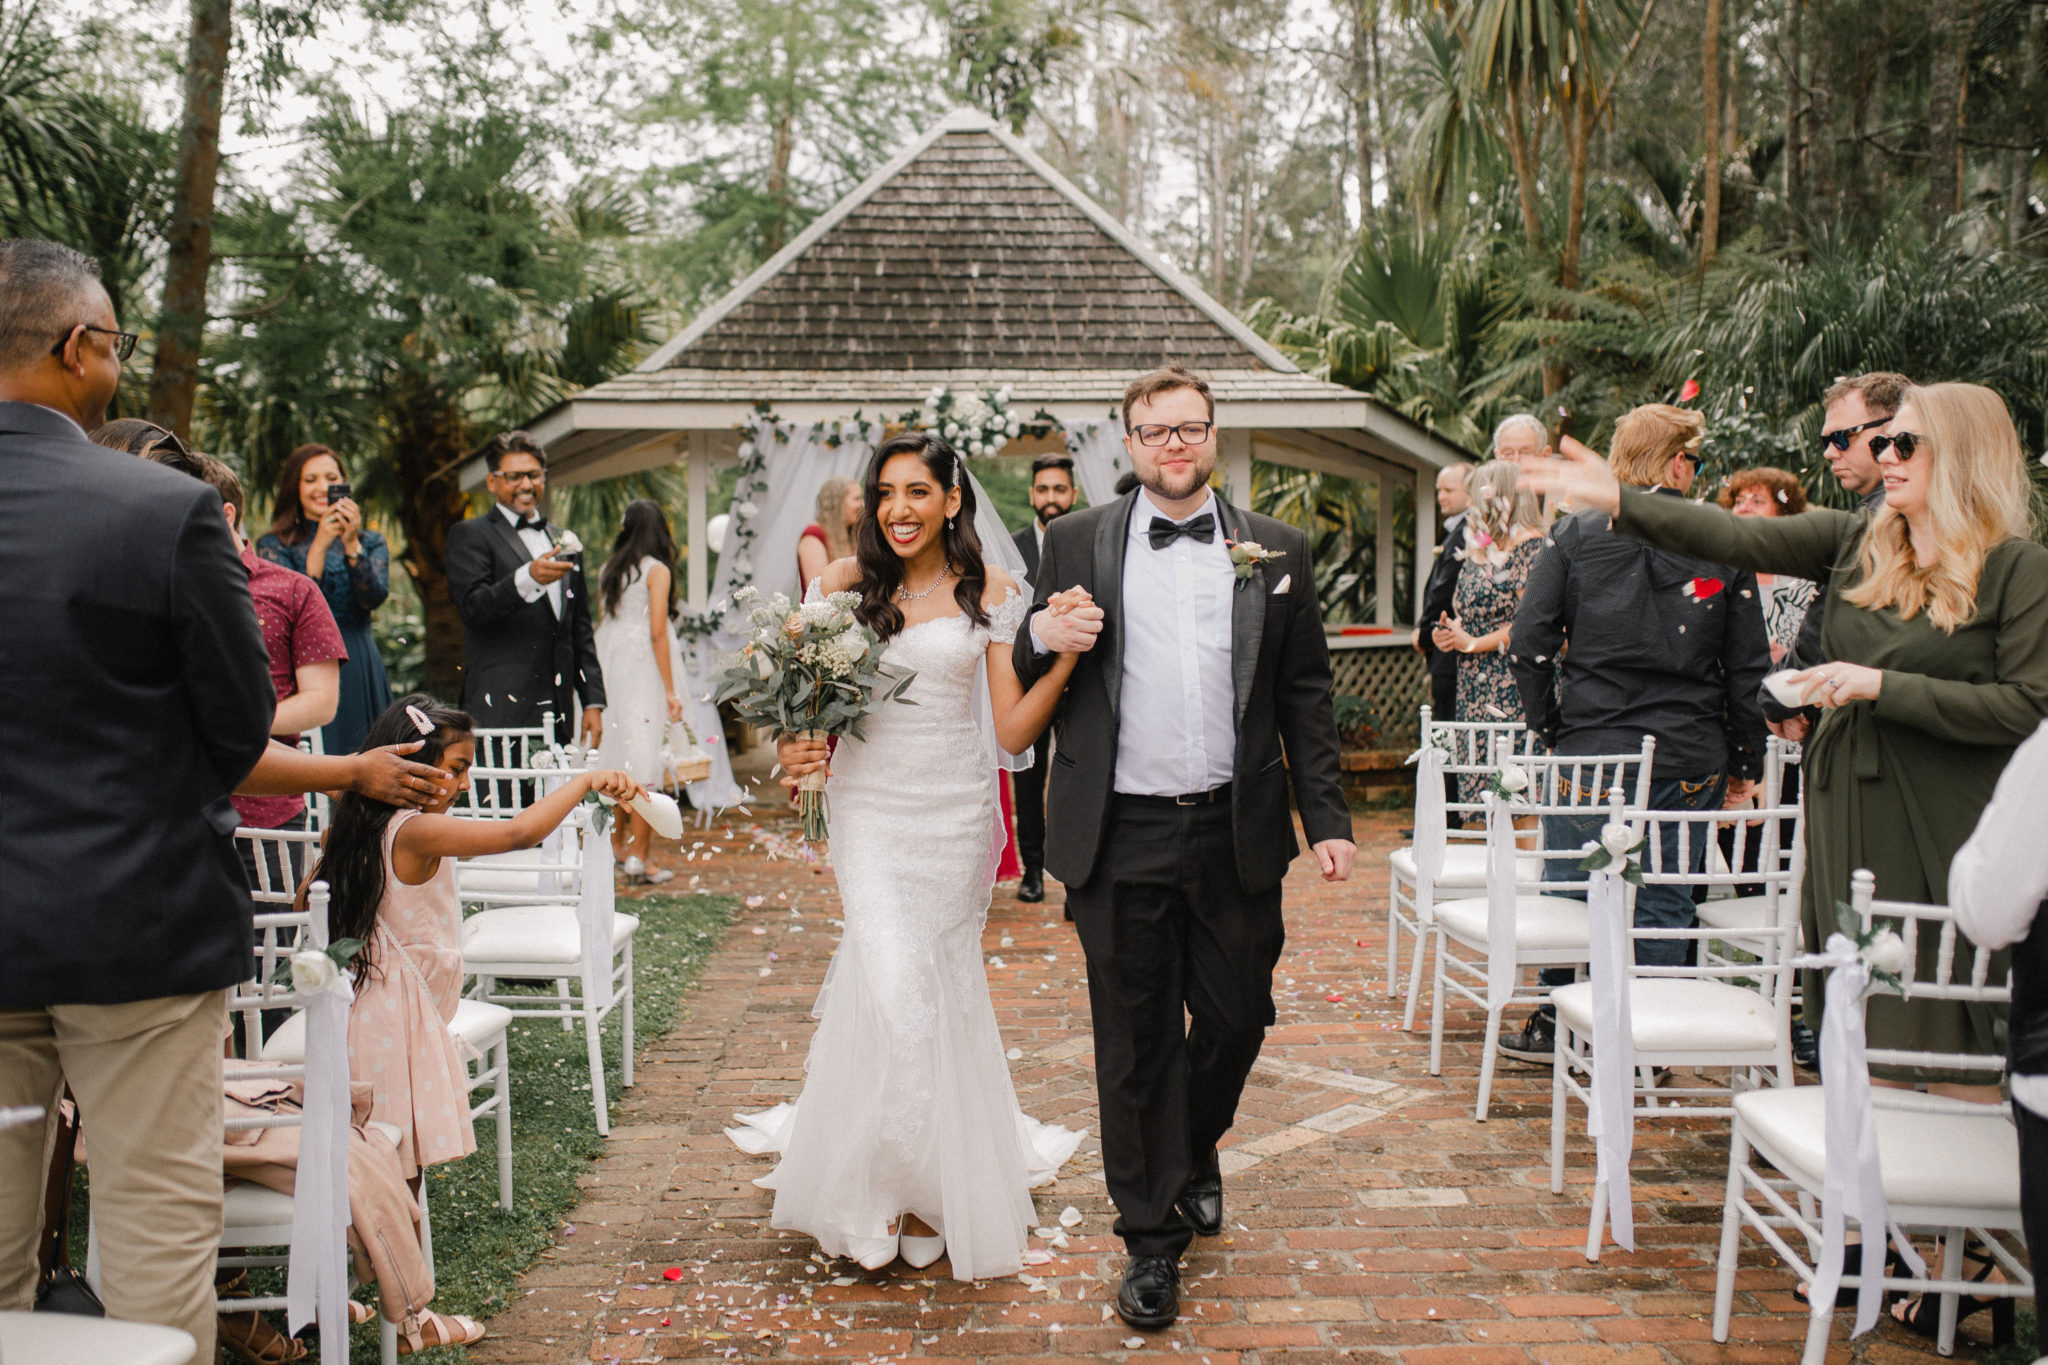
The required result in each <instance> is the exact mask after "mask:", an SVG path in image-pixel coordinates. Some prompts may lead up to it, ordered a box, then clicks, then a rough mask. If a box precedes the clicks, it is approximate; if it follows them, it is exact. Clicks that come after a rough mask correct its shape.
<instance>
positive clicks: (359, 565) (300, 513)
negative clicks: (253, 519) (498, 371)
mask: <svg viewBox="0 0 2048 1365" xmlns="http://www.w3.org/2000/svg"><path fill="white" fill-rule="evenodd" d="M347 478H348V476H347V475H346V474H345V473H343V472H342V468H341V461H340V460H339V459H338V458H337V457H336V456H335V454H334V452H333V451H332V450H329V449H328V448H327V447H326V446H323V445H304V446H300V447H299V448H298V449H297V450H294V451H293V452H292V453H291V458H290V459H288V460H286V461H285V462H284V468H283V469H282V470H281V471H279V473H278V479H277V502H276V504H275V505H276V509H277V510H276V513H275V515H274V516H273V517H272V518H271V522H270V532H269V534H267V535H265V536H264V537H263V538H262V539H261V540H259V541H257V542H256V553H257V554H259V555H262V556H263V557H264V558H265V559H267V560H269V561H271V562H272V563H273V564H282V565H284V566H285V567H286V568H288V569H297V570H298V571H299V572H300V573H302V574H305V575H306V576H307V577H309V578H311V579H312V580H313V581H314V582H316V583H318V584H319V585H320V593H321V595H322V596H323V597H325V598H326V599H327V605H328V608H329V609H330V610H332V611H333V612H334V624H335V625H337V626H339V627H340V628H341V639H342V643H343V644H345V645H346V646H347V647H348V661H347V662H346V663H344V664H343V665H342V666H341V700H340V704H339V707H338V708H337V709H336V711H335V713H334V719H333V720H331V721H329V722H328V723H327V724H326V725H325V726H324V727H322V729H321V731H320V738H321V742H322V744H323V745H324V746H325V747H326V750H327V752H328V753H330V754H352V753H354V752H355V751H356V750H357V749H360V748H361V747H362V745H363V736H364V735H365V734H367V733H368V732H369V729H370V722H371V721H373V720H375V719H376V718H377V717H378V716H379V715H380V714H382V713H383V711H384V709H385V708H386V707H388V706H390V705H391V681H390V679H388V678H387V677H385V675H384V660H383V658H382V657H381V656H380V655H379V654H378V653H377V642H376V640H375V639H374V638H373V637H372V635H371V632H370V614H371V613H372V612H374V611H376V610H377V608H378V607H380V606H382V605H383V604H384V599H385V598H387V597H389V596H390V595H391V556H390V551H389V549H387V548H386V546H385V544H384V537H383V536H381V535H379V534H377V533H376V532H375V531H370V530H365V529H364V528H363V514H362V511H361V509H360V508H358V507H357V506H356V504H355V499H353V498H337V499H335V500H333V502H332V503H331V504H330V502H329V500H328V496H327V490H328V488H329V487H330V486H331V485H334V484H337V483H342V482H345V481H346V480H347Z"/></svg>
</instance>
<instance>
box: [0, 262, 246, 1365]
mask: <svg viewBox="0 0 2048 1365" xmlns="http://www.w3.org/2000/svg"><path fill="white" fill-rule="evenodd" d="M98 274H99V272H98V269H97V267H96V266H95V265H94V264H93V262H92V261H91V260H90V259H89V258H87V257H85V256H83V255H81V254H80V253H78V252H76V251H73V250H71V249H70V248H68V247H63V246H59V245H57V244H55V243H52V242H39V241H31V240H21V239H16V240H12V241H0V466H4V468H5V470H6V476H5V477H4V478H0V574H4V575H5V581H6V582H7V583H8V585H9V588H8V591H7V592H6V593H5V594H0V640H5V641H6V642H7V645H6V649H5V651H4V653H0V761H4V763H5V765H6V770H7V773H8V776H9V784H8V791H7V792H6V794H4V795H0V1106H30V1105H40V1106H43V1107H44V1108H45V1109H46V1110H49V1111H51V1112H54V1110H55V1107H56V1103H57V1098H58V1095H59V1094H60V1093H61V1091H62V1088H63V1086H64V1085H65V1084H66V1083H68V1084H69V1085H70V1087H71V1091H72V1093H73V1094H74V1095H75V1096H76V1097H77V1100H78V1105H79V1110H80V1114H81V1118H82V1122H83V1126H84V1129H85V1131H87V1132H89V1133H91V1134H92V1139H91V1141H92V1185H93V1190H92V1194H93V1216H94V1220H95V1222H96V1223H97V1225H98V1228H99V1234H100V1236H99V1245H100V1248H101V1261H102V1275H101V1281H100V1293H101V1297H102V1298H103V1299H104V1301H105V1303H106V1306H107V1309H108V1312H109V1314H110V1315H111V1316H113V1317H117V1318H127V1319H131V1320H135V1321H140V1322H155V1323H163V1324H167V1325H170V1326H175V1327H181V1328H183V1329H184V1330H185V1331H187V1332H190V1333H191V1334H192V1336H193V1337H194V1339H195V1340H196V1341H197V1342H198V1347H199V1349H198V1354H197V1355H196V1356H194V1357H193V1359H195V1360H198V1361H201V1362H205V1365H211V1362H212V1360H213V1356H214V1305H213V1257H214V1251H215V1245H216V1242H217V1240H218V1238H219V1236H220V1220H221V1166H220V1097H221V1046H220V1040H221V1034H222V1030H223V1028H224V1025H225V1022H226V1021H225V1014H224V996H223V990H224V988H225V987H227V986H230V985H232V984H234V983H235V982H237V981H242V980H245V979H247V978H248V976H249V975H250V973H251V972H252V970H253V962H252V956H251V926H250V911H249V893H248V889H247V886H246V884H245V883H244V881H243V879H242V868H241V863H240V860H239V859H238V858H237V856H236V854H235V844H234V838H233V834H234V829H235V824H236V817H235V811H234V807H233V806H231V805H229V804H228V793H229V792H231V791H233V790H234V789H235V788H236V786H237V785H238V784H239V783H241V782H242V780H243V778H244V777H245V776H246V775H247V774H248V773H249V772H250V770H251V769H252V768H254V767H255V766H256V764H257V761H258V759H259V757H261V756H262V755H263V753H264V750H265V747H266V745H268V743H269V734H270V720H271V712H272V709H273V707H274V705H275V698H274V696H273V694H272V691H271V686H270V669H269V664H268V662H267V660H266V657H265V654H264V649H263V636H262V633H261V631H260V630H259V629H258V627H257V623H256V614H255V609H254V608H253V607H252V606H251V605H250V600H249V586H248V582H249V575H248V570H247V569H246V568H245V567H244V566H243V564H242V562H241V559H240V557H239V556H238V555H237V553H236V549H235V544H234V541H233V539H232V537H231V536H230V535H229V533H228V526H227V521H226V519H225V518H224V516H223V514H222V512H221V501H220V495H219V494H217V493H215V492H214V491H213V489H211V488H209V487H208V486H206V485H205V484H203V483H200V482H197V481H196V480H193V479H189V478H186V477H185V476H184V475H183V474H180V473H178V472H176V471H175V470H170V469H166V468H164V467H162V466H161V465H156V464H152V463H150V462H149V461H147V460H138V459H136V458H135V457H134V456H132V455H125V454H121V453H119V452H117V451H113V450H108V449H105V448H104V447H101V446H97V445H94V444H93V443H92V442H90V441H88V440H87V439H86V435H85V432H86V430H87V429H88V428H92V427H96V426H98V425H99V423H100V420H101V416H102V414H103V413H104V411H105V408H106V405H107V402H108V401H109V400H110V399H111V398H112V397H113V394H114V390H115V386H116V384H117V382H118V380H119V378H120V372H121V361H122V360H123V359H124V358H126V356H127V355H128V354H129V353H130V352H131V350H132V349H133V347H134V344H135V338H134V337H133V336H132V335H130V334H128V333H124V332H122V331H121V330H120V324H119V323H118V322H117V321H116V319H115V317H114V310H113V306H112V304H111V303H109V301H108V299H107V294H106V291H105V290H104V289H102V288H101V287H100V284H99V279H98ZM48 1133H49V1129H48V1128H47V1126H45V1125H43V1124H35V1123H30V1124H25V1125H22V1126H19V1127H14V1128H10V1129H6V1130H0V1309H9V1310H17V1309H26V1308H28V1307H29V1305H30V1302H31V1301H32V1299H33V1296H34V1292H35V1271H36V1253H35V1239H36V1236H37V1233H38V1231H39V1229H40V1226H41V1222H42V1199H43V1188H44V1182H43V1180H42V1178H41V1175H42V1171H43V1157H44V1151H45V1146H46V1144H47V1142H48V1140H49V1139H48Z"/></svg>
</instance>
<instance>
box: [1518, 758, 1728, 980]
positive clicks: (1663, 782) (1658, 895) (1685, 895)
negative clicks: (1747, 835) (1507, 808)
mask: <svg viewBox="0 0 2048 1365" xmlns="http://www.w3.org/2000/svg"><path fill="white" fill-rule="evenodd" d="M1727 786H1728V782H1727V778H1726V777H1725V776H1723V775H1722V774H1720V773H1715V774H1713V775H1712V776H1710V777H1700V778H1652V779H1650V809H1651V810H1653V811H1662V810H1674V811H1678V810H1682V811H1704V810H1718V809H1720V806H1721V795H1722V793H1723V792H1724V791H1726V790H1727ZM1606 823H1607V810H1606V807H1605V806H1602V807H1599V808H1598V809H1597V810H1595V811H1594V812H1592V813H1590V814H1587V815H1546V816H1544V817H1543V846H1544V847H1545V848H1580V847H1583V846H1584V845H1585V844H1586V843H1587V842H1588V841H1590V840H1596V839H1598V838H1599V837H1600V826H1602V825H1604V824H1606ZM1658 842H1659V843H1661V844H1662V845H1663V846H1664V847H1663V862H1662V864H1661V865H1662V866H1663V867H1664V868H1666V869H1671V868H1675V867H1677V866H1678V826H1677V825H1668V824H1667V825H1665V826H1663V827H1662V829H1661V831H1660V832H1659V836H1658ZM1707 842H1708V841H1707V840H1704V839H1694V840H1693V841H1692V860H1691V861H1692V865H1691V866H1690V867H1688V868H1687V869H1686V871H1688V872H1701V871H1704V870H1705V868H1706V865H1707ZM1543 875H1544V879H1545V880H1546V881H1584V880H1585V879H1586V877H1587V874H1586V873H1584V872H1581V871H1579V869H1578V868H1577V867H1576V866H1574V865H1573V864H1571V863H1568V862H1565V861H1563V860H1562V859H1558V860H1554V861H1552V862H1551V864H1550V866H1549V867H1548V868H1546V869H1545V870H1544V874H1543ZM1546 894H1549V895H1555V896H1565V895H1571V894H1573V893H1572V892H1568V891H1552V892H1548V893H1546ZM1579 894H1580V895H1581V896H1583V894H1584V893H1579ZM1693 908H1694V902H1693V898H1692V891H1691V890H1690V889H1689V888H1687V887H1684V886H1670V885H1663V886H1657V885H1652V886H1642V887H1638V888H1636V927H1637V928H1639V929H1690V928H1691V927H1692V926H1693V924H1694V913H1693ZM1691 947H1692V945H1691V944H1689V943H1687V942H1684V941H1682V940H1678V939H1652V940H1649V941H1646V942H1639V943H1637V944H1636V961H1637V962H1639V963H1641V964H1643V965H1644V966H1648V967H1682V966H1684V965H1685V963H1686V960H1687V958H1688V957H1689V956H1690V950H1691ZM1572 975H1573V973H1572V969H1571V968H1569V967H1551V968H1548V969H1546V970H1545V971H1544V973H1543V975H1542V981H1543V984H1544V985H1546V986H1562V985H1566V984H1568V983H1569V982H1570V981H1571V979H1572ZM1544 1008H1545V1009H1549V1008H1550V1007H1549V1006H1548V1005H1545V1006H1544Z"/></svg>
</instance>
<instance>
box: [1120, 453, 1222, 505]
mask: <svg viewBox="0 0 2048 1365" xmlns="http://www.w3.org/2000/svg"><path fill="white" fill-rule="evenodd" d="M1215 472H1216V462H1215V461H1214V460H1211V461H1210V462H1209V463H1207V464H1201V463H1197V464H1196V465H1195V466H1194V468H1192V469H1190V470H1189V471H1188V472H1187V474H1186V475H1185V476H1184V477H1182V478H1180V479H1170V478H1168V477H1167V475H1166V474H1165V473H1164V472H1163V471H1161V470H1159V469H1157V468H1154V469H1153V471H1152V473H1151V474H1150V475H1149V476H1147V475H1144V474H1140V475H1139V476H1138V482H1139V483H1142V484H1144V485H1145V487H1147V488H1149V489H1151V490H1152V491H1153V492H1154V493H1157V494H1158V495H1159V496H1160V497H1162V498H1165V499H1166V500H1167V501H1168V502H1179V501H1180V500H1181V499H1182V498H1190V497H1193V496H1194V494H1195V490H1196V489H1198V488H1201V487H1203V486H1205V485H1206V484H1207V483H1208V482H1209V476H1210V475H1211V474H1213V473H1215Z"/></svg>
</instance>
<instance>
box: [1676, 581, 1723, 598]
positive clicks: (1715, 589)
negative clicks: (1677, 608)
mask: <svg viewBox="0 0 2048 1365" xmlns="http://www.w3.org/2000/svg"><path fill="white" fill-rule="evenodd" d="M1727 586H1728V585H1727V584H1726V583H1723V582H1722V581H1721V580H1720V579H1718V578H1695V579H1694V580H1693V581H1692V582H1690V583H1688V584H1686V585H1685V587H1683V588H1682V589H1680V591H1681V592H1683V593H1684V594H1685V595H1686V596H1687V597H1690V598H1691V599H1692V600H1693V601H1695V602H1704V601H1706V600H1707V599H1708V598H1710V597H1714V596H1717V595H1719V593H1720V591H1721V589H1723V588H1725V587H1727Z"/></svg>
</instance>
